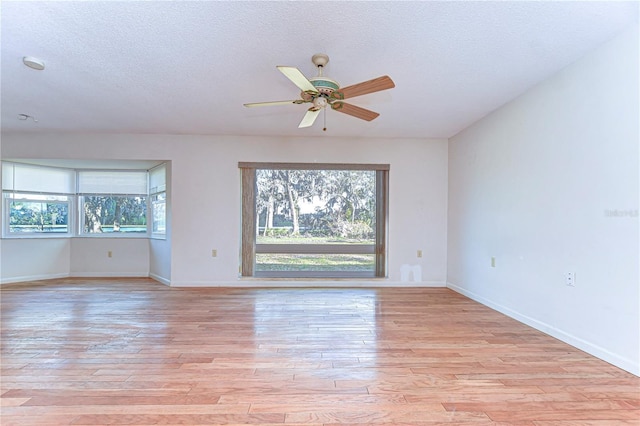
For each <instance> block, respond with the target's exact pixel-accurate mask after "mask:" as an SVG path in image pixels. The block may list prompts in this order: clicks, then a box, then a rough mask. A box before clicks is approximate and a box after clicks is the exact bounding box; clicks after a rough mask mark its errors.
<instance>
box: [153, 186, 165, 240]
mask: <svg viewBox="0 0 640 426" xmlns="http://www.w3.org/2000/svg"><path fill="white" fill-rule="evenodd" d="M151 211H152V215H153V222H152V225H153V226H152V229H151V232H152V233H153V234H160V235H164V234H165V233H166V232H167V194H166V193H165V192H161V193H159V194H154V195H152V196H151Z"/></svg>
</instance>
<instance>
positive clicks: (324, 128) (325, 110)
mask: <svg viewBox="0 0 640 426" xmlns="http://www.w3.org/2000/svg"><path fill="white" fill-rule="evenodd" d="M322 131H323V132H326V131H327V109H326V108H324V127H323V128H322Z"/></svg>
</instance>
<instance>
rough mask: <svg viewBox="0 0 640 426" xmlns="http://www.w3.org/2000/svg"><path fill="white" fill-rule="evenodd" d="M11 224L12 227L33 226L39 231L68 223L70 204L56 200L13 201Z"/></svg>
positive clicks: (10, 216)
mask: <svg viewBox="0 0 640 426" xmlns="http://www.w3.org/2000/svg"><path fill="white" fill-rule="evenodd" d="M10 209H11V211H10V214H9V224H10V226H12V227H26V228H28V227H31V228H34V229H37V230H39V231H44V230H46V228H51V227H55V226H57V225H62V226H64V225H67V223H68V220H69V205H68V204H67V203H65V202H56V201H26V200H25V201H22V200H20V201H18V200H16V201H12V202H11V207H10Z"/></svg>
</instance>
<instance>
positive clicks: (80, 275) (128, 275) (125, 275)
mask: <svg viewBox="0 0 640 426" xmlns="http://www.w3.org/2000/svg"><path fill="white" fill-rule="evenodd" d="M69 276H70V277H72V278H148V277H149V273H148V272H72V273H71V274H69Z"/></svg>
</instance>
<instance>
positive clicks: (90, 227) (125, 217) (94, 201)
mask: <svg viewBox="0 0 640 426" xmlns="http://www.w3.org/2000/svg"><path fill="white" fill-rule="evenodd" d="M83 212H84V217H85V220H84V232H86V233H100V232H105V227H107V226H108V227H113V232H121V230H122V229H121V228H122V227H123V226H125V225H137V226H146V224H147V199H146V197H141V196H132V197H126V196H112V195H90V196H84V197H83Z"/></svg>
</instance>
